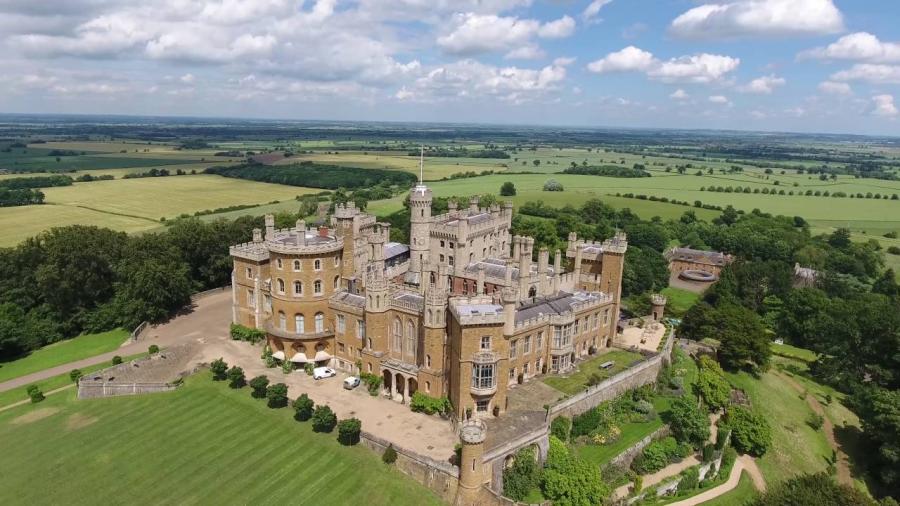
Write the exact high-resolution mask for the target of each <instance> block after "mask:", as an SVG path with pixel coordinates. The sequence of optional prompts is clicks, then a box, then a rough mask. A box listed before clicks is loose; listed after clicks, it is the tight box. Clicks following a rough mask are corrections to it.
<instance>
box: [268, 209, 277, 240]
mask: <svg viewBox="0 0 900 506" xmlns="http://www.w3.org/2000/svg"><path fill="white" fill-rule="evenodd" d="M266 240H267V241H273V240H275V216H272V215H271V214H267V215H266Z"/></svg>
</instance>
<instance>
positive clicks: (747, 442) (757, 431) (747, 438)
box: [726, 406, 772, 457]
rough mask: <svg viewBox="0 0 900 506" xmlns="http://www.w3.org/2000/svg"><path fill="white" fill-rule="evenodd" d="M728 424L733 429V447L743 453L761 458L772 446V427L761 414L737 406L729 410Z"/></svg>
mask: <svg viewBox="0 0 900 506" xmlns="http://www.w3.org/2000/svg"><path fill="white" fill-rule="evenodd" d="M726 424H727V425H728V427H729V428H730V429H731V445H732V446H734V449H735V450H737V451H739V452H741V453H747V454H750V455H753V456H755V457H760V456H762V455H764V454H765V453H766V450H768V449H769V446H771V444H772V427H771V426H770V425H769V422H768V421H767V420H766V418H765V417H764V416H763V415H762V414H761V413H758V412H756V411H750V410H749V409H747V408H745V407H743V406H735V407H733V408H730V409H729V410H728V416H727V418H726Z"/></svg>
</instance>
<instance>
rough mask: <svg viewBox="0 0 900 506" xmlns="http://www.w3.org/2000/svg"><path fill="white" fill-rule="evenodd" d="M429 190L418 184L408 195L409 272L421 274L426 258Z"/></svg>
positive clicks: (429, 216)
mask: <svg viewBox="0 0 900 506" xmlns="http://www.w3.org/2000/svg"><path fill="white" fill-rule="evenodd" d="M431 202H432V194H431V190H430V189H429V188H428V187H427V186H425V184H424V183H421V182H420V183H419V184H417V185H416V187H415V188H413V190H412V192H411V193H410V194H409V213H410V216H409V224H410V227H409V270H410V272H417V273H420V274H421V272H422V262H423V260H424V259H425V258H427V257H428V251H429V249H430V244H429V243H430V242H431V241H430V237H431Z"/></svg>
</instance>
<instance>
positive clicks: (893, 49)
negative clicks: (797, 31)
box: [799, 32, 900, 63]
mask: <svg viewBox="0 0 900 506" xmlns="http://www.w3.org/2000/svg"><path fill="white" fill-rule="evenodd" d="M799 56H800V58H818V59H822V60H856V61H865V62H871V63H893V62H900V43H897V42H882V41H881V40H879V39H878V37H876V36H875V35H872V34H871V33H867V32H857V33H851V34H849V35H845V36H843V37H841V38H840V39H838V40H837V41H835V42H832V43H831V44H829V45H827V46H825V47H817V48H815V49H810V50H808V51H803V52H802V53H800V55H799Z"/></svg>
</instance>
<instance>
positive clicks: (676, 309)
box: [662, 286, 700, 316]
mask: <svg viewBox="0 0 900 506" xmlns="http://www.w3.org/2000/svg"><path fill="white" fill-rule="evenodd" d="M662 294H663V295H665V296H666V299H667V301H666V313H668V314H670V315H672V316H681V315H683V314H684V313H685V312H687V310H688V309H690V308H691V306H693V305H694V304H696V303H697V301H699V300H700V294H698V293H694V292H690V291H688V290H682V289H681V288H675V287H671V286H668V287H666V288H663V289H662Z"/></svg>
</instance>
